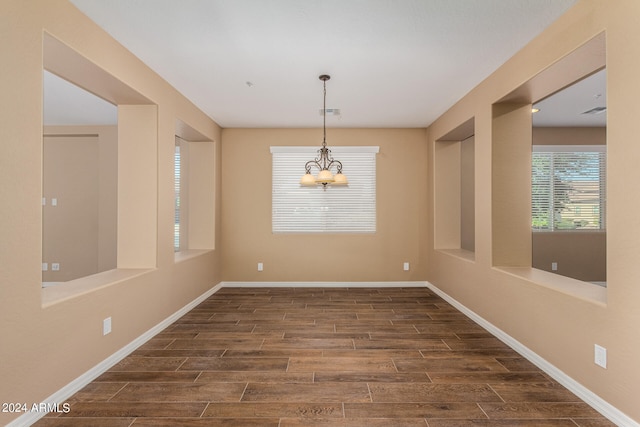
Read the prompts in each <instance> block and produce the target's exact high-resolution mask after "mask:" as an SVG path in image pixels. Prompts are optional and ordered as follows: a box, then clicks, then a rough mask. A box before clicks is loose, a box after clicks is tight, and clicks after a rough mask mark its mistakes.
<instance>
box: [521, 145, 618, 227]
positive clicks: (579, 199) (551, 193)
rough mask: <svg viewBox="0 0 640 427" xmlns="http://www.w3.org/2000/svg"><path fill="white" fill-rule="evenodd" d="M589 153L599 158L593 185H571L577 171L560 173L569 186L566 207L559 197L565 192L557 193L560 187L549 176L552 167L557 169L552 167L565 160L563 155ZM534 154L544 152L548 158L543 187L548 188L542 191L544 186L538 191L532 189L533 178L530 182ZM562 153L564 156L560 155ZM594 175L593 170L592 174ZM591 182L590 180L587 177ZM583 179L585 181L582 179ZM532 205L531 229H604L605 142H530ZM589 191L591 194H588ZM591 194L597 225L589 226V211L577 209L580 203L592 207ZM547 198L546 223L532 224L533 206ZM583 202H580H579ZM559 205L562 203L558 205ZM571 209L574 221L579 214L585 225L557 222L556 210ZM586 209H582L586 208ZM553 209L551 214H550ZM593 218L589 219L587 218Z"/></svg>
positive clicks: (574, 180) (576, 180)
mask: <svg viewBox="0 0 640 427" xmlns="http://www.w3.org/2000/svg"><path fill="white" fill-rule="evenodd" d="M584 153H591V155H595V156H597V157H598V159H599V166H598V172H597V175H598V178H599V180H598V184H597V186H594V185H585V186H583V188H582V189H581V188H579V187H576V186H575V185H573V184H574V183H575V182H579V181H580V179H579V178H578V176H577V175H574V176H569V175H564V176H563V177H564V178H565V181H564V182H563V184H564V185H565V186H569V187H570V188H571V190H569V191H570V192H571V193H572V195H569V196H568V197H570V198H571V199H572V200H571V199H570V202H571V203H568V205H569V207H567V206H566V205H567V203H566V202H562V201H561V200H559V198H560V197H567V194H566V192H565V193H564V194H563V193H561V191H562V190H558V189H557V180H554V179H552V178H553V177H554V176H558V175H556V173H555V171H556V170H557V169H556V168H555V167H554V164H555V161H557V160H561V161H566V159H567V156H573V155H575V157H576V158H578V157H579V156H580V155H581V154H584ZM536 156H548V157H549V160H550V166H549V168H550V169H549V171H548V173H549V178H548V179H549V187H548V188H547V190H548V192H547V193H545V192H544V190H545V188H544V187H543V188H541V190H542V191H539V192H536V191H535V182H534V165H535V158H536ZM563 157H564V159H562V158H563ZM594 175H595V174H594ZM591 182H593V181H591ZM585 183H588V181H587V180H585ZM531 185H532V199H531V200H532V207H531V215H532V221H531V228H532V230H533V231H534V232H567V231H570V232H571V231H578V232H579V231H583V230H586V231H604V230H606V146H605V145H534V146H533V153H532V183H531ZM590 194H591V195H590ZM593 194H595V195H596V197H597V205H598V206H597V209H596V211H597V214H598V220H597V227H596V226H589V221H588V220H589V219H591V217H592V215H590V214H589V213H586V214H585V215H581V212H580V211H583V207H584V206H591V207H592V208H593V204H594V203H591V202H592V201H593V200H589V199H593ZM544 199H547V200H548V206H547V211H548V212H547V218H548V220H547V224H548V225H547V226H546V227H540V226H538V227H536V226H535V224H534V222H535V220H536V219H535V217H536V215H534V209H535V207H536V206H540V205H543V206H544V203H545V200H544ZM581 204H582V205H584V206H581ZM560 205H565V206H563V207H562V208H560ZM561 209H562V210H565V211H571V210H573V216H572V217H573V218H574V221H576V220H579V219H580V218H581V217H582V218H583V220H584V222H586V225H582V226H575V227H573V228H571V227H562V226H560V224H561V223H560V222H559V218H558V217H559V215H560V214H558V212H559V211H560V210H561ZM588 211H589V210H586V211H583V213H584V212H588ZM554 212H555V214H554ZM591 222H593V221H591Z"/></svg>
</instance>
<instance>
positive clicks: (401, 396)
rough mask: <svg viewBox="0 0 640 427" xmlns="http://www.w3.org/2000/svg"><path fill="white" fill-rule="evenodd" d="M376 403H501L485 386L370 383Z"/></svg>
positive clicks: (487, 386)
mask: <svg viewBox="0 0 640 427" xmlns="http://www.w3.org/2000/svg"><path fill="white" fill-rule="evenodd" d="M369 390H370V391H371V398H372V400H373V402H374V403H377V402H385V403H389V402H397V403H405V402H416V403H423V402H502V399H500V396H498V395H497V394H496V393H495V392H494V391H493V390H492V389H491V387H490V386H489V385H487V384H431V383H401V384H397V383H370V384H369Z"/></svg>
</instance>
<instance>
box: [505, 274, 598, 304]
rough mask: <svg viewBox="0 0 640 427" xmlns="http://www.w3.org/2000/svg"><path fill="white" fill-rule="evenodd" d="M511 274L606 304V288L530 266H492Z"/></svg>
mask: <svg viewBox="0 0 640 427" xmlns="http://www.w3.org/2000/svg"><path fill="white" fill-rule="evenodd" d="M494 268H495V269H496V270H498V271H502V272H504V273H507V274H509V275H511V276H515V277H519V278H521V279H525V280H527V281H530V282H532V283H534V284H536V285H540V286H544V287H545V288H549V289H552V290H554V291H557V292H561V293H563V294H566V295H569V296H572V297H574V298H578V299H581V300H583V301H586V302H589V303H592V304H596V305H599V306H601V307H606V306H607V288H605V287H603V286H601V285H598V284H594V283H590V282H583V281H582V280H577V279H572V278H571V277H565V276H560V275H559V274H554V273H550V272H548V271H544V270H538V269H537V268H530V267H494Z"/></svg>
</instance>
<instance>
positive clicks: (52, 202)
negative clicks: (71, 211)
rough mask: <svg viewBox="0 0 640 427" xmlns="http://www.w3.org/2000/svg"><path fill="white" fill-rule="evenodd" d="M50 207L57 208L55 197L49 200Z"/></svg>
mask: <svg viewBox="0 0 640 427" xmlns="http://www.w3.org/2000/svg"><path fill="white" fill-rule="evenodd" d="M51 206H58V199H56V198H55V197H54V198H53V199H51Z"/></svg>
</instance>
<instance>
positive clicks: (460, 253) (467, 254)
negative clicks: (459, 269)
mask: <svg viewBox="0 0 640 427" xmlns="http://www.w3.org/2000/svg"><path fill="white" fill-rule="evenodd" d="M436 251H438V252H442V253H443V254H446V255H450V256H453V257H456V258H458V259H461V260H463V261H471V262H476V253H475V252H473V251H469V250H467V249H436Z"/></svg>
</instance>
